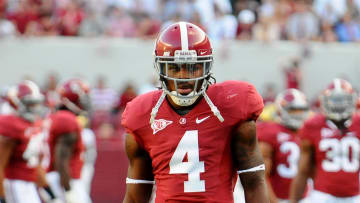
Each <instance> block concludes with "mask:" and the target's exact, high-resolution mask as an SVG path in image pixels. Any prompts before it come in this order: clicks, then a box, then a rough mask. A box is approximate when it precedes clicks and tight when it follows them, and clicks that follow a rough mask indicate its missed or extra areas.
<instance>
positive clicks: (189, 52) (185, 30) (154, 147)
mask: <svg viewBox="0 0 360 203" xmlns="http://www.w3.org/2000/svg"><path fill="white" fill-rule="evenodd" d="M154 54H155V61H154V62H155V63H154V64H155V68H156V70H157V73H158V74H159V76H160V80H161V83H162V89H161V90H157V91H152V92H149V93H146V94H143V95H140V96H138V97H136V98H135V99H134V100H132V101H131V102H130V103H128V104H127V107H126V109H125V111H124V113H123V117H122V125H123V126H124V127H125V128H126V130H127V132H128V134H127V136H126V141H125V142H126V152H127V155H128V158H129V161H130V165H129V170H128V177H127V180H126V182H127V188H126V194H125V199H124V202H125V203H130V202H147V201H148V200H149V198H150V195H151V191H152V188H153V184H154V182H156V187H157V189H156V200H155V202H157V203H163V202H219V203H220V202H222V203H229V202H233V201H234V200H233V188H234V184H235V182H236V179H237V176H238V175H237V174H240V175H239V176H240V178H241V183H242V185H243V187H244V190H245V198H246V202H248V203H253V202H257V203H258V202H261V203H265V202H268V198H267V194H266V186H265V180H264V168H265V166H264V162H263V159H262V156H261V152H260V150H259V147H258V142H257V138H256V124H255V121H256V119H257V118H258V116H259V114H260V113H261V111H262V109H263V102H262V98H261V96H260V95H259V94H258V92H257V91H256V90H255V87H254V86H253V85H251V84H249V83H246V82H239V81H227V82H223V83H218V84H211V80H212V76H211V67H212V62H213V56H212V48H211V45H210V41H209V39H208V37H207V35H206V34H205V33H204V31H202V30H201V29H200V28H199V27H198V26H196V25H194V24H191V23H187V22H178V23H174V24H172V25H170V26H168V27H167V28H165V29H164V30H163V31H162V32H161V33H160V35H159V36H158V38H157V40H156V44H155V51H154Z"/></svg>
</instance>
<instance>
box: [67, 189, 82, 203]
mask: <svg viewBox="0 0 360 203" xmlns="http://www.w3.org/2000/svg"><path fill="white" fill-rule="evenodd" d="M65 200H66V203H81V202H79V201H78V200H77V196H76V193H75V191H74V190H68V191H65Z"/></svg>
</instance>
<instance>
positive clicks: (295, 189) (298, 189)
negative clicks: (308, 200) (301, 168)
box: [290, 173, 308, 203]
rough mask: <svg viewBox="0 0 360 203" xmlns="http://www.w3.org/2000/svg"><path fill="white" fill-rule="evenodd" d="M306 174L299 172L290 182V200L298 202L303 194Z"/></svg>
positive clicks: (294, 202)
mask: <svg viewBox="0 0 360 203" xmlns="http://www.w3.org/2000/svg"><path fill="white" fill-rule="evenodd" d="M307 177H308V176H307V175H306V174H301V173H299V174H298V175H297V176H296V177H295V178H294V180H293V181H292V183H291V188H290V202H291V203H298V202H299V201H300V200H301V199H302V198H303V196H304V193H305V189H306V185H307Z"/></svg>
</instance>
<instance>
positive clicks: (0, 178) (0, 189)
mask: <svg viewBox="0 0 360 203" xmlns="http://www.w3.org/2000/svg"><path fill="white" fill-rule="evenodd" d="M4 179H5V175H4V170H3V169H0V198H5V189H4Z"/></svg>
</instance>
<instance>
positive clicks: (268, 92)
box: [263, 83, 276, 105]
mask: <svg viewBox="0 0 360 203" xmlns="http://www.w3.org/2000/svg"><path fill="white" fill-rule="evenodd" d="M275 97H276V92H275V86H274V84H272V83H268V84H266V85H265V90H264V92H263V100H264V105H267V104H270V103H273V102H274V101H275Z"/></svg>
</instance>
